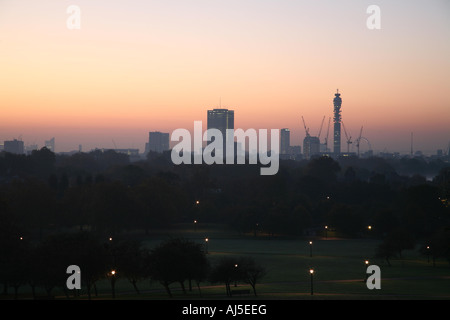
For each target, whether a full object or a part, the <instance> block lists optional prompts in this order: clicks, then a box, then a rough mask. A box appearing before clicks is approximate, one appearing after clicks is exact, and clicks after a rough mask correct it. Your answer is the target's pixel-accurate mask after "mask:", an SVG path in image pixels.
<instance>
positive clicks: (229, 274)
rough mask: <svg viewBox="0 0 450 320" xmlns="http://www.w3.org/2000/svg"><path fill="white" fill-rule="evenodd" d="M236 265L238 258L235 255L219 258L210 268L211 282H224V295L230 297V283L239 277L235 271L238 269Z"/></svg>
mask: <svg viewBox="0 0 450 320" xmlns="http://www.w3.org/2000/svg"><path fill="white" fill-rule="evenodd" d="M238 266H239V265H238V259H237V258H236V257H223V258H221V259H220V260H219V261H218V262H217V263H216V265H215V266H214V267H213V268H212V270H211V273H210V275H209V281H210V282H211V283H224V284H225V291H226V295H227V296H230V297H231V288H230V284H231V283H232V281H233V280H235V281H237V280H238V279H239V275H238V274H237V273H238V271H239V270H240V269H237V267H238Z"/></svg>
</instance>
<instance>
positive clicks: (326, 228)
mask: <svg viewBox="0 0 450 320" xmlns="http://www.w3.org/2000/svg"><path fill="white" fill-rule="evenodd" d="M325 238H326V239H328V226H325Z"/></svg>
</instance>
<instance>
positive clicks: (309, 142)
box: [303, 135, 320, 160]
mask: <svg viewBox="0 0 450 320" xmlns="http://www.w3.org/2000/svg"><path fill="white" fill-rule="evenodd" d="M319 153H320V139H319V137H313V136H310V135H307V136H306V137H305V139H303V156H304V158H305V159H306V160H309V159H311V157H312V156H315V155H318V154H319Z"/></svg>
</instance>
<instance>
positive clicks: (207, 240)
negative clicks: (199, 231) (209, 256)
mask: <svg viewBox="0 0 450 320" xmlns="http://www.w3.org/2000/svg"><path fill="white" fill-rule="evenodd" d="M208 242H209V239H208V238H205V253H208Z"/></svg>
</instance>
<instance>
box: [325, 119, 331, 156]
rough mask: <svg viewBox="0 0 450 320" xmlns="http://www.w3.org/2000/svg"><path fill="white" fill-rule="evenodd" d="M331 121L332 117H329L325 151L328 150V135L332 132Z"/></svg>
mask: <svg viewBox="0 0 450 320" xmlns="http://www.w3.org/2000/svg"><path fill="white" fill-rule="evenodd" d="M330 122H331V117H329V118H328V129H327V135H326V137H325V143H324V144H325V152H328V136H329V133H330Z"/></svg>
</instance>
